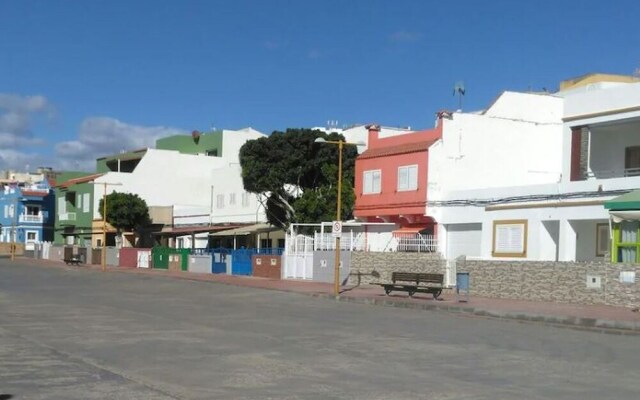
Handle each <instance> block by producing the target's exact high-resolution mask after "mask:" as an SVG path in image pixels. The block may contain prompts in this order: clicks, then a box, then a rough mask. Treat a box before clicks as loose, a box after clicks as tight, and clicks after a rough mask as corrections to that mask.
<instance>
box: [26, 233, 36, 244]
mask: <svg viewBox="0 0 640 400" xmlns="http://www.w3.org/2000/svg"><path fill="white" fill-rule="evenodd" d="M37 241H38V232H36V231H27V242H37Z"/></svg>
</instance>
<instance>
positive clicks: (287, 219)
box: [240, 129, 358, 228]
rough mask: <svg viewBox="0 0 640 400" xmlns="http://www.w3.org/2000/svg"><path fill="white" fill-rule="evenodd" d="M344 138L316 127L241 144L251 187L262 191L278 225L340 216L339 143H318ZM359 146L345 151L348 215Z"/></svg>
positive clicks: (245, 180)
mask: <svg viewBox="0 0 640 400" xmlns="http://www.w3.org/2000/svg"><path fill="white" fill-rule="evenodd" d="M318 137H322V138H324V139H326V140H334V141H338V140H344V137H343V136H342V135H340V134H338V133H331V134H326V133H324V132H322V131H318V130H312V129H287V130H286V131H285V132H280V131H275V132H273V133H272V134H271V136H268V137H264V138H260V139H256V140H251V141H248V142H246V143H245V144H244V145H243V146H242V148H241V149H240V165H241V166H242V181H243V184H244V188H245V190H247V191H248V192H252V193H256V194H259V195H261V197H262V198H263V199H265V200H264V204H265V206H266V212H267V220H268V221H269V223H271V224H272V225H275V226H278V227H281V228H287V227H288V225H289V224H290V223H292V222H319V221H331V220H333V219H335V214H336V201H337V193H338V191H337V182H338V146H337V145H335V144H329V143H314V141H315V139H316V138H318ZM357 155H358V151H357V149H356V146H350V145H348V146H344V147H343V153H342V207H341V214H342V217H343V218H344V219H348V218H351V217H352V211H353V205H354V202H355V193H354V189H353V180H354V169H355V159H356V157H357Z"/></svg>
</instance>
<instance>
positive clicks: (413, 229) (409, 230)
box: [393, 224, 430, 235]
mask: <svg viewBox="0 0 640 400" xmlns="http://www.w3.org/2000/svg"><path fill="white" fill-rule="evenodd" d="M429 226H430V225H427V224H419V225H407V226H403V227H401V228H400V229H396V230H395V231H393V234H394V235H413V234H416V233H420V231H423V230H425V229H427V228H428V227H429Z"/></svg>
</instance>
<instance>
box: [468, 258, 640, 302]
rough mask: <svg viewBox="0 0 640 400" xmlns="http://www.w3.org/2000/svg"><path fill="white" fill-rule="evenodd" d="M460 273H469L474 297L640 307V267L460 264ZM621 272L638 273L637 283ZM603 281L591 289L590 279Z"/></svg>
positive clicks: (495, 263) (620, 265)
mask: <svg viewBox="0 0 640 400" xmlns="http://www.w3.org/2000/svg"><path fill="white" fill-rule="evenodd" d="M457 271H458V272H469V278H470V294H471V295H474V294H475V295H478V296H485V297H494V298H506V299H518V300H533V301H551V302H558V303H575V304H604V305H612V306H624V307H637V306H638V305H639V304H640V284H639V280H638V278H639V277H640V266H638V265H629V264H608V263H597V262H591V263H589V262H583V263H574V262H543V261H540V262H536V261H529V262H527V261H523V262H508V261H458V262H457ZM620 272H633V273H635V275H636V276H635V280H634V282H633V283H623V282H621V281H620ZM588 279H589V280H590V281H593V280H594V279H595V280H596V281H599V282H600V284H599V285H598V284H597V283H596V284H595V285H593V286H594V287H588V286H587V280H588Z"/></svg>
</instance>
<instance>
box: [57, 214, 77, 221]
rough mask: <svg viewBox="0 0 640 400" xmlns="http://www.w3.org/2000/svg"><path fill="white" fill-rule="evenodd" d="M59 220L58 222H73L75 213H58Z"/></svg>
mask: <svg viewBox="0 0 640 400" xmlns="http://www.w3.org/2000/svg"><path fill="white" fill-rule="evenodd" d="M59 219H60V221H75V220H76V213H74V212H68V213H60V214H59Z"/></svg>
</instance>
